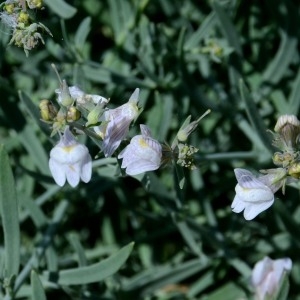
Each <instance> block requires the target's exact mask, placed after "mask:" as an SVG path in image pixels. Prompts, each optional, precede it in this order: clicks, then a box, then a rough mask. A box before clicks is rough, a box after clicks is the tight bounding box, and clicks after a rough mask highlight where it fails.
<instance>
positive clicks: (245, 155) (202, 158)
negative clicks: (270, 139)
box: [195, 151, 257, 162]
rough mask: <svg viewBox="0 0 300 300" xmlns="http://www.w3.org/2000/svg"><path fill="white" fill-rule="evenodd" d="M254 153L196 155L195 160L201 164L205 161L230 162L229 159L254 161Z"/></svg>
mask: <svg viewBox="0 0 300 300" xmlns="http://www.w3.org/2000/svg"><path fill="white" fill-rule="evenodd" d="M256 156H257V155H256V153H255V152H254V151H247V152H227V153H213V154H196V155H195V160H196V161H197V162H203V161H206V160H214V161H215V160H218V161H220V160H230V159H254V158H255V157H256Z"/></svg>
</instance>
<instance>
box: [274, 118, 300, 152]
mask: <svg viewBox="0 0 300 300" xmlns="http://www.w3.org/2000/svg"><path fill="white" fill-rule="evenodd" d="M274 131H275V132H276V133H278V134H279V135H280V138H281V140H282V142H284V145H285V146H286V147H287V148H288V149H291V148H292V149H293V148H294V147H295V145H296V144H297V142H298V139H299V133H300V121H299V120H298V119H297V117H296V116H294V115H282V116H280V117H279V118H278V120H277V123H276V125H275V128H274ZM284 150H287V149H284Z"/></svg>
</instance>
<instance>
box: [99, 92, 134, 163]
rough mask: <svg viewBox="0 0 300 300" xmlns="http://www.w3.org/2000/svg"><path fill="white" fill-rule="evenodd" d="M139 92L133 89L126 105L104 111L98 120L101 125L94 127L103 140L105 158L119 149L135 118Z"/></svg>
mask: <svg viewBox="0 0 300 300" xmlns="http://www.w3.org/2000/svg"><path fill="white" fill-rule="evenodd" d="M139 91H140V90H139V89H135V90H134V92H133V94H132V95H131V97H130V98H129V100H128V102H127V103H125V104H123V105H121V106H119V107H117V108H115V109H109V110H107V111H105V112H104V114H103V115H102V116H101V118H100V121H101V122H102V124H101V125H100V126H97V127H94V130H95V132H96V133H97V134H99V135H100V136H101V137H102V138H103V147H102V150H103V152H104V155H105V156H106V157H107V156H111V155H112V154H113V153H114V152H115V150H116V149H117V148H118V147H119V145H120V144H121V142H122V140H123V139H124V138H125V137H126V135H127V133H128V131H129V126H130V123H131V122H132V121H133V120H134V119H136V118H137V116H138V114H139V108H138V106H137V103H138V98H139Z"/></svg>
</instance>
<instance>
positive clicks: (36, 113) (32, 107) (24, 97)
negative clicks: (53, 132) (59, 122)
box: [19, 91, 50, 136]
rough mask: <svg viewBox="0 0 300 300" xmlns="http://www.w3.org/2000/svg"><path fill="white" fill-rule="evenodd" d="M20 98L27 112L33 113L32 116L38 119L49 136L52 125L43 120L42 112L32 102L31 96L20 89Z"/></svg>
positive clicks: (40, 125)
mask: <svg viewBox="0 0 300 300" xmlns="http://www.w3.org/2000/svg"><path fill="white" fill-rule="evenodd" d="M19 98H20V100H21V101H22V102H23V103H24V105H25V107H26V109H27V112H28V113H29V114H30V115H31V117H32V118H33V119H34V120H35V121H36V123H37V124H38V125H39V127H40V128H41V129H42V131H43V132H44V133H45V134H46V135H47V136H49V134H50V127H49V125H47V124H46V123H44V122H42V121H41V114H40V111H39V109H38V107H37V106H36V105H35V104H34V103H33V102H32V100H31V99H30V97H28V95H27V94H26V93H24V92H22V91H19Z"/></svg>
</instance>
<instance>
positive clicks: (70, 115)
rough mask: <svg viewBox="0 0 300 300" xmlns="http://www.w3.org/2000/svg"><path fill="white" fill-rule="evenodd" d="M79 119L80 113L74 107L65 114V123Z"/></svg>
mask: <svg viewBox="0 0 300 300" xmlns="http://www.w3.org/2000/svg"><path fill="white" fill-rule="evenodd" d="M80 117H81V113H80V111H79V110H78V109H77V108H76V107H75V106H71V107H70V108H69V109H68V112H67V122H74V121H77V120H79V119H80Z"/></svg>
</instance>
